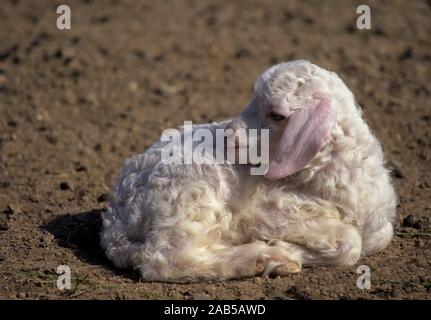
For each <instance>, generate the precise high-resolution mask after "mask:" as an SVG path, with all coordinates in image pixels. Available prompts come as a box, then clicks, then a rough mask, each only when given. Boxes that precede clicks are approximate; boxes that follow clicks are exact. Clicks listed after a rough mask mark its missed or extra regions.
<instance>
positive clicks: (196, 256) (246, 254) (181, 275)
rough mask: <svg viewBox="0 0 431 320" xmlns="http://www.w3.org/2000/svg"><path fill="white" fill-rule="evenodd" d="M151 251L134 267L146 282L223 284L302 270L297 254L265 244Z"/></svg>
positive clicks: (134, 260) (135, 261)
mask: <svg viewBox="0 0 431 320" xmlns="http://www.w3.org/2000/svg"><path fill="white" fill-rule="evenodd" d="M148 249H149V248H148V247H147V250H145V251H142V252H141V254H135V255H134V257H133V258H132V264H133V266H134V267H135V268H136V269H139V270H140V272H141V275H142V278H143V279H144V280H146V281H168V282H195V281H202V280H216V281H220V280H227V279H238V278H245V277H253V276H259V275H264V274H281V273H282V274H288V273H296V272H299V271H300V269H301V263H300V260H299V257H297V256H296V255H295V254H294V253H291V252H289V251H288V250H285V249H284V248H282V247H275V246H270V245H268V244H267V243H264V242H261V241H256V242H253V243H248V244H242V245H237V246H225V247H223V246H218V245H214V246H209V247H205V248H203V247H193V246H188V247H187V248H178V247H177V248H172V249H171V250H163V251H159V252H154V253H151V249H150V250H148Z"/></svg>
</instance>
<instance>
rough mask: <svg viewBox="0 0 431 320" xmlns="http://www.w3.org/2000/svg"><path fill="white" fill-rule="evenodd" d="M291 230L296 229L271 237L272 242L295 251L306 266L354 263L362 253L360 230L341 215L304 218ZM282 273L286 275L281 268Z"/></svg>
mask: <svg viewBox="0 0 431 320" xmlns="http://www.w3.org/2000/svg"><path fill="white" fill-rule="evenodd" d="M292 230H295V232H294V233H291V234H290V235H288V236H286V237H284V239H283V240H272V241H270V242H269V244H270V245H272V246H275V247H280V248H283V249H285V250H286V251H289V252H292V253H294V254H295V256H297V257H299V259H300V261H301V263H302V265H304V266H307V265H313V266H330V265H331V266H352V265H354V264H355V263H356V262H357V261H358V259H359V257H360V254H361V248H362V239H361V235H360V234H359V231H358V230H357V228H355V227H354V226H353V225H350V224H347V223H344V222H342V221H341V220H339V219H335V218H334V219H332V218H331V219H328V218H322V219H316V220H310V221H304V222H303V223H301V224H300V226H298V227H296V228H295V227H292ZM276 271H277V270H275V273H277V272H276ZM279 274H280V275H283V269H282V268H281V269H280V272H279Z"/></svg>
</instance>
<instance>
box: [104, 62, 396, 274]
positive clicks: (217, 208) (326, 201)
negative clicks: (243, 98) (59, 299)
mask: <svg viewBox="0 0 431 320" xmlns="http://www.w3.org/2000/svg"><path fill="white" fill-rule="evenodd" d="M316 92H318V93H319V94H324V95H325V96H327V97H329V98H330V99H331V101H332V104H333V105H332V106H333V108H335V110H336V112H337V115H336V123H335V125H334V126H333V127H332V129H331V131H330V135H329V137H328V139H327V141H325V143H324V145H323V146H322V147H321V148H320V149H319V152H318V153H317V154H316V155H315V156H314V157H313V158H312V160H311V161H310V162H309V163H307V165H306V166H304V167H303V168H301V170H299V171H297V172H295V173H294V174H291V175H288V176H286V177H282V178H279V179H276V180H269V179H266V178H265V177H263V176H251V175H250V174H249V167H248V166H246V165H227V164H226V165H210V164H206V165H205V164H203V165H197V164H191V165H181V164H178V165H175V164H173V165H165V164H163V163H162V161H161V160H160V153H161V149H162V147H163V146H164V145H165V144H166V143H165V142H161V141H160V140H159V141H158V142H156V143H155V144H153V145H152V146H151V147H150V148H149V149H148V150H147V151H145V153H143V154H140V155H137V156H135V157H133V158H132V159H130V160H127V161H126V162H125V164H124V167H123V169H122V172H121V174H120V176H119V178H118V180H117V182H116V184H115V186H114V189H113V192H112V200H111V203H110V206H109V208H108V210H107V212H106V213H104V214H103V230H102V233H101V244H102V247H103V248H104V250H105V252H106V255H107V257H108V258H109V259H110V260H112V261H113V263H114V264H115V265H116V266H117V267H122V268H127V267H132V268H135V269H139V271H140V273H141V275H142V278H143V279H144V280H148V281H177V282H184V281H199V280H209V279H213V280H223V279H231V278H241V277H247V276H254V275H259V274H268V273H273V274H277V275H284V274H287V273H292V272H299V271H300V269H301V266H303V265H336V266H342V265H344V266H351V265H353V264H355V263H356V261H357V260H358V258H359V256H360V254H361V253H362V254H371V253H374V252H377V251H380V250H383V249H384V248H385V247H386V246H387V245H388V244H389V243H390V241H391V239H392V236H393V221H394V217H395V208H396V195H395V192H394V189H393V187H392V185H391V182H390V177H389V174H388V171H387V170H386V169H385V167H384V156H383V152H382V148H381V146H380V143H379V142H378V141H377V139H376V138H375V137H374V135H373V134H372V133H371V132H370V129H369V128H368V126H367V124H366V123H365V122H364V120H363V119H362V117H361V111H360V109H359V108H358V107H357V105H356V103H355V99H354V97H353V95H352V93H351V92H350V90H349V89H348V88H347V87H346V86H345V84H344V83H343V82H342V80H341V79H340V78H339V77H338V76H337V75H336V74H335V73H332V72H329V71H326V70H324V69H322V68H320V67H318V66H316V65H314V64H311V63H309V62H307V61H303V60H300V61H293V62H289V63H284V64H280V65H277V66H274V67H272V68H270V69H269V70H267V71H266V72H265V73H264V74H263V75H262V76H261V77H259V79H258V80H257V81H256V84H255V91H254V95H253V99H252V102H251V103H250V106H249V107H248V108H247V109H246V111H245V112H244V113H242V114H241V116H239V117H236V118H235V119H234V120H232V121H225V122H221V123H214V124H205V125H199V126H194V128H195V129H194V130H196V129H198V128H208V129H211V130H214V131H215V129H216V128H225V127H226V126H230V127H233V128H238V127H254V128H262V127H267V128H270V130H271V134H272V135H271V136H270V139H271V146H272V148H273V149H276V148H277V145H279V141H278V140H280V139H282V138H281V137H280V133H277V130H276V128H275V127H274V126H273V124H268V123H267V121H268V120H267V119H266V118H264V117H265V112H266V111H267V110H266V109H265V108H269V107H268V106H269V105H270V106H271V107H272V108H274V105H275V106H277V108H282V109H283V112H286V113H288V114H290V113H291V112H295V110H296V109H298V108H302V107H303V105H304V103H305V102H306V101H309V100H310V98H311V97H313V95H314V94H315V93H316ZM263 105H265V107H263ZM264 109H265V110H266V111H262V110H264ZM247 110H248V111H247Z"/></svg>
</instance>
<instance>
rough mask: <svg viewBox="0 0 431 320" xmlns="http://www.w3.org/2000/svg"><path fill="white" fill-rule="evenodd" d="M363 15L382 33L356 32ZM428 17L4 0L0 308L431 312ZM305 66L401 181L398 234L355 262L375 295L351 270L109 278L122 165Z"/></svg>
mask: <svg viewBox="0 0 431 320" xmlns="http://www.w3.org/2000/svg"><path fill="white" fill-rule="evenodd" d="M363 3H368V4H369V5H370V7H371V13H372V29H371V30H358V29H356V27H355V25H356V18H357V16H358V15H357V14H356V8H357V6H358V5H360V4H363ZM59 4H68V5H69V6H70V7H71V10H72V29H71V30H66V31H60V30H58V29H57V28H56V19H57V17H58V15H57V14H56V12H55V11H56V7H57V5H59ZM430 14H431V2H430V1H401V0H399V1H375V2H367V1H362V0H360V1H317V0H307V1H242V0H238V1H197V0H195V1H177V0H175V1H174V0H171V1H157V2H156V1H154V2H151V1H133V0H118V1H116V0H110V1H92V0H82V1H77V0H75V1H72V0H70V1H61V2H57V1H51V0H44V1H24V0H20V1H19V0H1V4H0V298H6V299H9V298H12V299H16V298H28V299H93V298H96V299H102V298H103V299H105V298H107V299H124V298H127V299H148V298H150V299H163V298H179V299H205V298H210V299H221V298H227V299H247V298H249V299H357V298H365V299H417V298H419V299H430V298H431V236H430V235H431V225H430V222H431V170H430V169H431V105H430V100H431V85H430V76H431V43H430V33H431V18H430ZM299 58H302V59H308V60H311V61H313V62H315V63H317V64H319V65H321V66H323V67H325V68H328V69H331V70H333V71H336V72H337V73H339V74H340V75H342V77H343V78H344V79H345V81H346V83H347V84H348V85H349V87H350V88H351V89H352V91H353V92H354V93H355V95H356V97H357V99H358V101H359V103H360V104H361V105H362V107H363V109H364V115H365V118H366V119H367V122H368V123H369V125H370V126H371V127H372V129H373V131H374V132H375V134H376V135H377V136H378V138H379V139H380V140H381V141H382V143H383V145H384V149H385V152H386V155H387V158H388V166H390V167H391V168H392V169H393V182H394V184H395V186H396V189H397V192H398V194H399V206H398V214H399V216H400V225H399V226H398V227H397V235H396V236H395V237H394V240H393V242H392V244H391V245H390V247H389V248H388V249H387V250H386V251H385V252H383V253H381V254H377V255H374V256H372V257H367V258H365V257H364V258H361V260H360V261H359V263H358V265H361V264H365V265H368V266H370V268H371V289H369V290H360V289H358V288H357V287H356V279H357V278H358V276H359V274H357V273H356V266H355V267H352V268H347V269H345V268H306V269H305V270H303V272H302V273H300V274H297V275H291V276H288V277H283V278H268V277H262V278H253V279H247V280H240V281H227V282H221V283H198V284H165V283H143V282H141V281H139V277H138V275H137V274H136V273H134V272H131V271H127V270H118V269H115V268H113V267H112V265H111V263H110V262H109V261H108V260H107V259H106V258H105V257H104V255H103V253H102V252H101V249H100V248H99V244H98V239H99V235H98V232H99V229H100V226H101V220H100V212H101V210H103V208H105V207H106V205H107V201H108V198H109V190H110V186H111V185H112V182H113V180H114V178H115V176H116V174H117V173H118V171H119V169H120V167H121V163H122V162H123V160H125V159H126V158H128V157H130V156H132V155H133V154H136V153H140V152H143V151H144V150H145V148H146V147H147V146H149V145H150V144H151V143H152V142H153V141H154V140H155V139H156V138H157V137H158V136H159V134H160V133H161V132H162V130H163V129H165V128H169V127H176V126H178V125H180V124H182V123H183V121H184V120H192V121H193V122H196V123H198V122H208V121H213V120H221V119H225V118H228V117H230V116H233V115H235V114H236V113H238V112H239V111H240V110H242V108H243V107H244V106H245V105H246V104H247V102H248V99H249V98H250V94H251V88H252V85H253V82H254V80H255V78H256V77H257V76H258V75H259V74H260V73H261V72H262V71H264V70H265V69H266V68H267V67H269V66H271V65H273V64H275V63H277V62H282V61H287V60H292V59H299ZM59 265H69V266H70V268H71V271H72V290H70V291H68V292H66V293H64V292H63V293H62V292H60V291H59V290H58V289H57V287H56V280H57V274H56V269H57V267H58V266H59Z"/></svg>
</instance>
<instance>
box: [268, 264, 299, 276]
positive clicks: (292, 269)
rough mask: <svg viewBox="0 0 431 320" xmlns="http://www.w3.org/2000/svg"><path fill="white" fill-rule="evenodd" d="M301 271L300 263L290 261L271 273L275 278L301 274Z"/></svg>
mask: <svg viewBox="0 0 431 320" xmlns="http://www.w3.org/2000/svg"><path fill="white" fill-rule="evenodd" d="M300 271H301V266H300V264H299V263H297V262H294V261H288V262H286V263H284V264H282V265H279V266H277V267H275V268H274V269H273V270H272V272H271V273H272V274H273V275H275V276H287V275H289V274H292V273H299V272H300Z"/></svg>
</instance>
